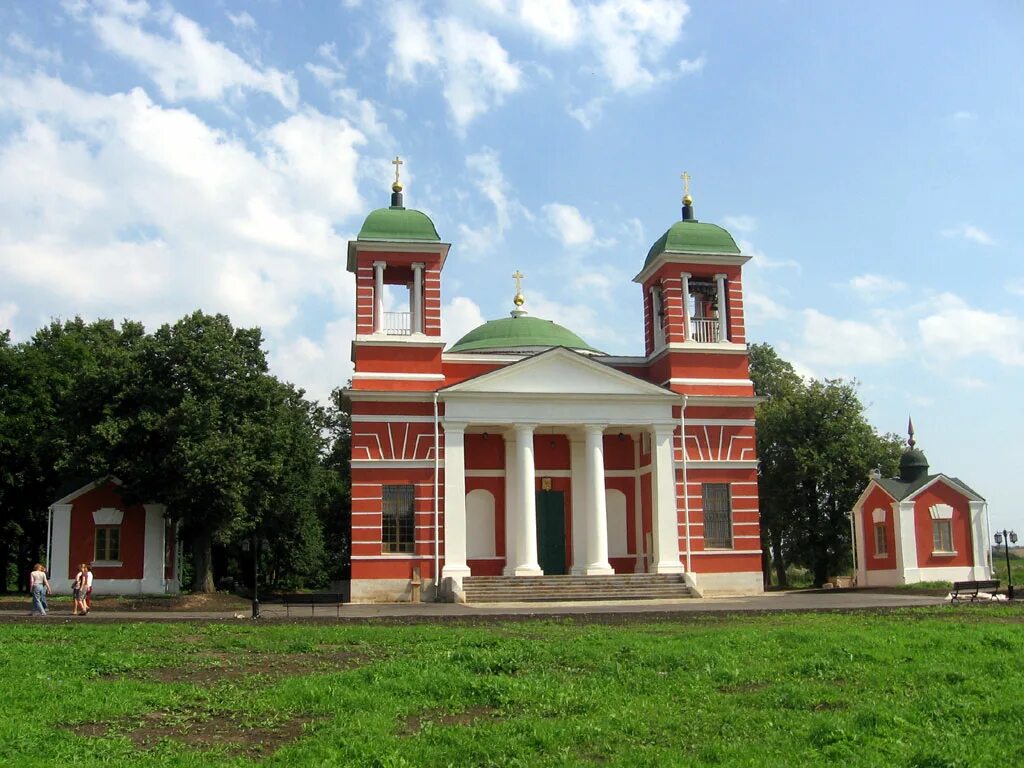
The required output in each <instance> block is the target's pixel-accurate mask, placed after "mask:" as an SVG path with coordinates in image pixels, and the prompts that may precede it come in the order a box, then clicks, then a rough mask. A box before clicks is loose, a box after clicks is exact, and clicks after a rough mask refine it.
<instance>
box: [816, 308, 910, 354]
mask: <svg viewBox="0 0 1024 768" xmlns="http://www.w3.org/2000/svg"><path fill="white" fill-rule="evenodd" d="M801 315H802V316H803V321H804V324H803V334H802V338H801V341H800V349H799V356H800V357H802V358H805V359H807V360H810V361H811V362H813V363H817V364H820V365H822V366H830V367H833V368H835V367H837V366H847V365H857V364H874V363H884V362H887V361H889V360H894V359H896V358H898V357H900V356H901V355H903V354H904V353H905V351H906V348H907V345H906V342H905V341H904V339H903V336H902V334H901V333H899V331H898V330H897V329H896V327H895V326H894V325H893V324H892V323H891V322H889V321H888V320H886V319H879V320H878V321H877V322H875V323H864V322H860V321H858V320H842V319H838V318H834V317H829V316H828V315H825V314H822V313H821V312H819V311H818V310H816V309H805V310H803V311H802V312H801Z"/></svg>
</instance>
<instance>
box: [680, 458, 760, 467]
mask: <svg viewBox="0 0 1024 768" xmlns="http://www.w3.org/2000/svg"><path fill="white" fill-rule="evenodd" d="M689 465H690V467H692V468H693V469H757V465H758V462H757V461H694V460H693V459H690V460H689Z"/></svg>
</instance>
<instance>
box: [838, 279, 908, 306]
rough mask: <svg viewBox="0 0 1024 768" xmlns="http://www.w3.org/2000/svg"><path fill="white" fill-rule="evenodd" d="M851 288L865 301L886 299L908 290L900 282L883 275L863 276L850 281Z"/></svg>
mask: <svg viewBox="0 0 1024 768" xmlns="http://www.w3.org/2000/svg"><path fill="white" fill-rule="evenodd" d="M849 285H850V288H852V289H853V290H854V292H856V293H858V294H860V296H861V297H862V298H864V299H875V300H879V299H884V298H886V297H887V296H889V295H891V294H893V293H899V292H900V291H902V290H904V289H906V287H907V286H906V285H905V284H904V283H901V282H900V281H899V280H895V279H893V278H891V277H883V276H882V275H872V274H863V275H858V276H857V277H854V278H852V279H851V280H850V283H849Z"/></svg>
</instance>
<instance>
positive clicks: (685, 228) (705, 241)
mask: <svg viewBox="0 0 1024 768" xmlns="http://www.w3.org/2000/svg"><path fill="white" fill-rule="evenodd" d="M666 251H668V252H672V253H735V254H739V252H740V249H739V248H737V247H736V241H735V240H733V239H732V235H730V234H729V233H728V232H727V231H726V230H724V229H722V228H721V227H720V226H718V225H717V224H707V223H705V222H703V221H697V220H696V219H684V220H682V221H677V222H676V223H675V224H673V225H672V226H671V227H669V228H668V231H667V232H666V233H665V234H664V235H662V236H661V237H659V238H658V240H657V242H655V243H654V245H652V246H651V250H650V251H649V252H648V253H647V261H645V262H644V266H645V267H647V266H649V265H650V264H651V263H652V262H653V261H654V260H655V259H656V258H657V257H658V256H660V255H661V254H663V253H665V252H666Z"/></svg>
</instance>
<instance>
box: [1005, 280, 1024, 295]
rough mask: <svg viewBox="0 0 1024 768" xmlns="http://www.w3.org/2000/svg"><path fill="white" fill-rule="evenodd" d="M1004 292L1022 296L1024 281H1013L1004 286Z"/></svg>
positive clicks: (1023, 293)
mask: <svg viewBox="0 0 1024 768" xmlns="http://www.w3.org/2000/svg"><path fill="white" fill-rule="evenodd" d="M1006 290H1008V291H1009V292H1010V293H1015V294H1017V295H1018V296H1024V280H1014V281H1012V282H1011V283H1010V284H1009V285H1007V286H1006Z"/></svg>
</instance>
